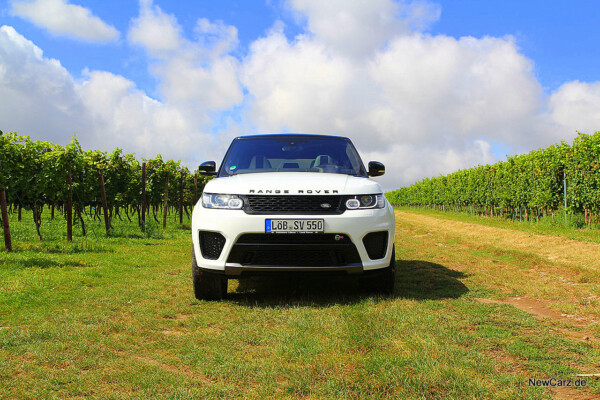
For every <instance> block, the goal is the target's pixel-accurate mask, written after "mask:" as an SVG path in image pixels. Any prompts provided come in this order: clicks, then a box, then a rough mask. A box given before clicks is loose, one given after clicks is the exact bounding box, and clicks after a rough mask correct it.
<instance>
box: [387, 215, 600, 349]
mask: <svg viewBox="0 0 600 400" xmlns="http://www.w3.org/2000/svg"><path fill="white" fill-rule="evenodd" d="M396 229H397V231H398V233H397V237H398V238H399V240H400V241H404V242H405V243H406V244H407V246H412V249H413V252H414V253H416V257H420V256H423V257H425V258H428V260H427V261H434V262H439V263H440V264H447V265H448V266H449V267H451V268H453V269H457V270H460V271H462V272H465V273H467V274H470V276H471V277H472V278H470V279H472V280H473V281H474V282H476V283H477V284H478V285H481V286H483V287H485V288H487V289H489V291H490V292H491V293H496V294H495V296H494V295H493V296H492V297H494V298H493V299H490V300H499V301H501V302H502V303H505V304H511V305H513V306H515V307H517V308H519V309H522V310H524V311H527V312H530V313H531V314H533V315H535V316H537V317H545V318H550V319H553V320H556V321H561V322H567V323H572V324H574V325H579V326H586V325H587V326H588V327H590V328H593V329H594V330H596V328H597V326H600V287H599V285H598V283H599V282H600V244H597V243H590V242H581V241H576V240H570V239H568V238H565V237H560V236H549V235H539V234H531V233H527V232H521V231H517V230H511V229H505V228H494V227H489V226H483V225H478V224H474V223H466V222H459V221H451V220H446V219H442V218H436V217H432V216H427V215H420V214H413V213H410V212H405V211H396ZM517 299H518V300H517ZM584 336H585V335H584ZM589 336H591V337H598V336H600V335H598V334H597V332H594V333H592V334H590V335H589Z"/></svg>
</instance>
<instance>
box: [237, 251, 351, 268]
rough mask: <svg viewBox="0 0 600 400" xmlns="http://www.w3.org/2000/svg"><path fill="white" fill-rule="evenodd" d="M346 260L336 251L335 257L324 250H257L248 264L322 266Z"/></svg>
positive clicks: (339, 263)
mask: <svg viewBox="0 0 600 400" xmlns="http://www.w3.org/2000/svg"><path fill="white" fill-rule="evenodd" d="M338 257H339V259H338ZM248 261H250V259H249V260H248ZM346 262H347V261H346V259H345V258H344V256H343V255H342V254H341V253H338V254H337V257H336V254H332V253H331V252H329V251H326V250H287V251H257V252H256V253H255V254H254V257H253V258H252V260H251V261H250V262H248V264H256V265H279V266H292V267H293V266H305V267H320V266H321V267H322V266H326V265H345V264H346Z"/></svg>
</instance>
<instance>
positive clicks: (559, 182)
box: [386, 132, 600, 225]
mask: <svg viewBox="0 0 600 400" xmlns="http://www.w3.org/2000/svg"><path fill="white" fill-rule="evenodd" d="M386 197H387V199H388V200H389V201H390V202H391V203H392V204H394V205H399V206H419V207H422V206H426V207H434V208H438V209H442V210H446V209H448V210H457V211H459V210H461V211H466V210H469V211H471V212H472V213H473V212H479V213H486V214H488V215H492V216H493V215H496V214H498V215H508V216H512V218H513V219H514V218H515V217H519V216H521V215H524V216H525V218H526V219H531V218H533V217H535V218H537V219H539V217H540V216H541V215H543V214H546V215H549V214H551V215H553V216H554V213H555V212H556V211H558V210H562V209H564V210H565V212H567V213H581V214H583V215H584V218H585V223H587V224H590V225H591V224H592V221H595V222H598V216H599V212H600V132H596V133H595V134H593V135H587V134H584V133H578V136H577V137H576V138H575V140H574V141H573V144H568V143H565V142H561V143H560V144H554V145H552V146H549V147H546V148H542V149H538V150H534V151H531V152H529V153H527V154H523V155H517V156H512V157H508V159H507V161H501V162H498V163H496V164H493V165H479V166H477V167H474V168H470V169H464V170H459V171H456V172H454V173H452V174H449V175H446V176H438V177H433V178H425V179H423V180H422V181H420V182H417V183H415V184H413V185H411V186H408V187H403V188H400V189H398V190H394V191H392V192H388V193H386ZM565 204H566V207H565Z"/></svg>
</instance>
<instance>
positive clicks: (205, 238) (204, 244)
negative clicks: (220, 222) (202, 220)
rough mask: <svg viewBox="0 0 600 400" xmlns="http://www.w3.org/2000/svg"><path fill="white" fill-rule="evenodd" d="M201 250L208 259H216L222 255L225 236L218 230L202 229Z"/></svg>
mask: <svg viewBox="0 0 600 400" xmlns="http://www.w3.org/2000/svg"><path fill="white" fill-rule="evenodd" d="M199 234H200V251H201V252H202V257H204V258H206V259H208V260H216V259H217V258H219V256H220V255H221V251H222V250H223V246H225V238H224V237H223V235H221V234H220V233H217V232H208V231H200V232H199Z"/></svg>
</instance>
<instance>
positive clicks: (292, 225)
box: [265, 219, 325, 233]
mask: <svg viewBox="0 0 600 400" xmlns="http://www.w3.org/2000/svg"><path fill="white" fill-rule="evenodd" d="M324 225H325V224H324V223H323V220H322V219H266V220H265V232H267V233H320V232H323V231H324V229H323V226H324Z"/></svg>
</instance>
